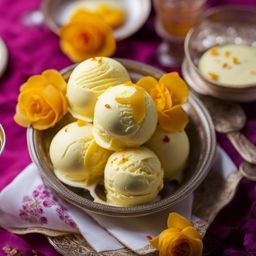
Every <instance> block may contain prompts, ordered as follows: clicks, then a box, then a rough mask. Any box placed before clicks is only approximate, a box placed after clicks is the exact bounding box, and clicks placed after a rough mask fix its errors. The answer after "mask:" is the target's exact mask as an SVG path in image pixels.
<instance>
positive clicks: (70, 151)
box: [50, 122, 111, 186]
mask: <svg viewBox="0 0 256 256" xmlns="http://www.w3.org/2000/svg"><path fill="white" fill-rule="evenodd" d="M80 123H81V122H80ZM110 154H111V152H110V151H108V150H106V149H103V148H101V147H100V146H98V145H97V144H96V142H95V140H94V139H93V135H92V125H91V124H89V123H87V124H79V123H78V122H73V123H70V124H68V125H66V126H65V127H63V128H62V129H61V130H60V131H59V132H58V133H57V134H56V135H55V136H54V138H53V140H52V141H51V145H50V158H51V161H52V164H53V166H54V169H55V173H56V175H57V177H58V178H59V179H61V181H62V182H64V183H66V184H68V185H74V186H76V183H77V184H84V185H85V186H89V185H92V184H95V183H97V182H99V181H101V180H102V179H103V176H104V168H105V165H106V162H107V159H108V157H109V155H110Z"/></svg>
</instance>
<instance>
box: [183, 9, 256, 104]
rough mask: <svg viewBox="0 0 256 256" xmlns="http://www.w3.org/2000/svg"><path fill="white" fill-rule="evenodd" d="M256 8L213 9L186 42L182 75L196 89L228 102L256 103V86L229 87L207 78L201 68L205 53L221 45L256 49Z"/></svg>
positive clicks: (199, 22)
mask: <svg viewBox="0 0 256 256" xmlns="http://www.w3.org/2000/svg"><path fill="white" fill-rule="evenodd" d="M255 24H256V9H253V8H250V7H243V6H220V7H215V8H212V9H209V10H208V11H207V12H206V13H205V15H204V16H203V17H202V18H201V19H200V21H198V22H197V24H196V25H195V27H194V28H192V29H191V30H190V31H189V33H188V34H187V36H186V39H185V46H184V47H185V59H184V61H183V65H182V73H183V76H184V78H185V80H186V81H187V83H188V84H189V85H190V86H191V88H192V89H193V90H195V91H196V92H197V93H199V94H204V95H210V96H214V97H217V98H220V99H224V100H235V101H241V102H247V101H254V100H256V83H255V84H249V85H246V86H245V85H241V86H239V85H238V86H236V87H235V88H231V87H227V86H225V84H221V83H220V82H217V81H212V80H210V79H209V78H207V77H205V76H203V75H202V74H201V72H200V71H199V69H198V63H199V59H200V57H201V56H202V54H203V53H204V52H206V51H207V50H208V49H210V48H212V47H214V46H217V45H226V44H237V45H249V46H252V47H256V27H255Z"/></svg>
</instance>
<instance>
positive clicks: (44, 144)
mask: <svg viewBox="0 0 256 256" xmlns="http://www.w3.org/2000/svg"><path fill="white" fill-rule="evenodd" d="M118 61H120V62H121V63H122V64H123V65H124V66H125V67H126V68H127V70H128V71H129V73H130V75H131V78H132V80H133V81H136V80H138V79H139V78H140V77H142V76H146V75H151V76H154V77H156V78H159V77H160V76H162V74H163V72H161V71H160V70H158V69H155V68H153V67H151V66H148V65H144V64H142V63H139V62H135V61H131V60H125V59H119V60H118ZM73 69H74V66H71V67H68V68H66V69H64V70H63V71H62V74H63V76H64V78H65V79H66V80H68V78H69V76H70V73H71V72H72V70H73ZM185 109H186V111H187V113H188V115H189V119H190V122H189V125H188V126H187V128H186V132H187V134H188V137H189V140H190V146H191V150H190V155H189V159H188V163H187V167H186V169H185V170H184V172H183V178H182V180H181V182H180V183H179V185H177V184H176V185H173V184H172V183H166V184H165V187H164V189H163V190H162V192H161V193H160V200H159V201H156V202H152V203H149V204H145V205H140V206H137V207H128V208H125V207H113V206H109V205H105V204H100V203H95V202H93V200H92V198H91V196H90V195H89V193H88V192H87V191H85V190H83V189H79V188H72V187H69V186H66V185H64V184H62V183H61V182H60V181H59V180H58V179H57V178H56V176H55V175H54V173H53V166H52V163H51V161H50V158H49V153H48V152H49V145H50V142H51V139H52V137H53V136H54V134H55V133H56V132H57V131H58V130H59V129H60V127H61V126H63V125H64V123H65V122H66V121H67V120H64V121H63V122H60V123H59V124H58V125H56V126H55V127H54V128H52V129H49V130H46V131H41V132H40V131H36V130H34V129H32V128H29V129H28V131H27V143H28V148H29V152H30V155H31V158H32V160H33V162H34V163H35V164H36V165H37V167H38V168H39V170H40V173H41V176H42V178H43V179H44V181H45V182H46V183H47V184H48V186H49V187H51V188H52V189H53V190H54V191H55V192H56V193H57V194H58V195H59V196H60V197H62V198H63V199H65V200H66V201H68V202H69V203H71V204H73V205H76V206H78V207H79V208H81V209H83V210H86V211H92V212H95V213H98V214H104V215H111V216H120V217H128V216H141V215H147V214H152V213H154V212H157V211H161V210H163V209H165V208H168V207H171V206H173V205H175V204H176V203H177V202H179V201H181V200H182V199H184V198H185V197H187V196H188V195H189V194H191V193H192V192H193V191H194V190H195V189H196V188H197V187H198V186H199V185H200V183H201V182H202V181H203V179H204V178H205V177H206V175H207V173H208V171H209V169H210V167H211V164H212V161H213V157H214V154H215V148H216V139H215V132H214V127H213V124H212V121H211V118H210V116H209V114H208V112H207V110H206V109H205V108H204V106H203V105H202V103H201V102H200V101H199V100H198V99H197V97H196V96H195V95H194V94H193V93H191V94H190V98H189V102H188V103H187V104H186V105H185ZM67 119H68V118H67Z"/></svg>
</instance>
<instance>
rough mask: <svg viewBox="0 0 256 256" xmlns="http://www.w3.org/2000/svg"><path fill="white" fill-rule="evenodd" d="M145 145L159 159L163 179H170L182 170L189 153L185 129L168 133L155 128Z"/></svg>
mask: <svg viewBox="0 0 256 256" xmlns="http://www.w3.org/2000/svg"><path fill="white" fill-rule="evenodd" d="M146 146H147V147H148V148H150V149H151V150H152V151H153V152H154V153H155V154H156V155H157V156H158V158H159V159H160V161H161V164H162V167H163V169H164V178H165V179H172V178H173V177H175V176H176V175H179V174H180V173H181V172H182V171H183V169H184V167H185V165H186V162H187V159H188V155H189V139H188V136H187V134H186V132H185V131H182V132H174V133H170V132H165V131H163V130H161V129H160V128H157V129H156V131H155V133H154V134H153V136H152V137H151V139H150V140H149V141H148V142H147V143H146Z"/></svg>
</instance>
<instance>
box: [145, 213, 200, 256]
mask: <svg viewBox="0 0 256 256" xmlns="http://www.w3.org/2000/svg"><path fill="white" fill-rule="evenodd" d="M167 225H168V229H166V230H164V231H163V232H162V233H160V234H159V235H158V236H157V237H156V238H153V239H152V240H150V241H149V242H150V244H151V245H152V246H153V247H155V248H156V249H158V250H159V254H160V256H178V255H179V256H201V255H202V253H203V242H202V237H201V236H200V234H199V233H198V232H197V231H196V229H195V228H193V227H192V224H191V222H189V221H188V220H187V219H185V218H184V217H182V216H181V215H179V214H177V213H171V214H170V215H169V218H168V222H167Z"/></svg>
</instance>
